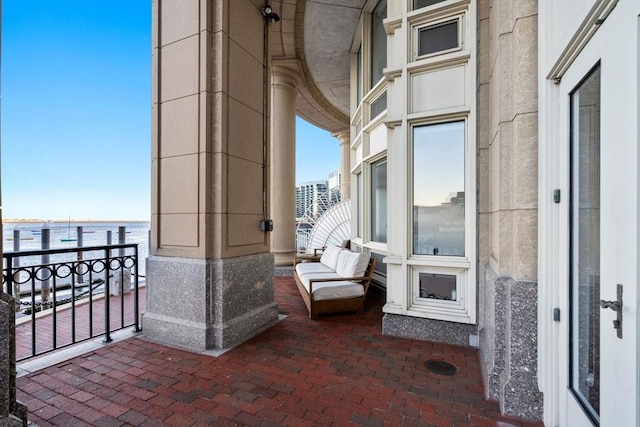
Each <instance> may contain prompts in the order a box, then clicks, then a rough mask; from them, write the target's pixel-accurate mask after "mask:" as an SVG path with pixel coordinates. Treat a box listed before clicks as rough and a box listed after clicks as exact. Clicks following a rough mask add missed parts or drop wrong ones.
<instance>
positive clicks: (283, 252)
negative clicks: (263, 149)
mask: <svg viewBox="0 0 640 427" xmlns="http://www.w3.org/2000/svg"><path fill="white" fill-rule="evenodd" d="M271 71H272V83H271V97H272V98H271V111H272V117H271V218H272V219H273V233H272V234H271V253H272V254H273V256H274V259H275V265H276V266H284V265H292V263H293V256H294V255H295V253H296V96H297V90H296V89H297V87H298V83H299V82H300V70H299V68H298V62H297V61H295V60H281V61H274V62H273V64H272V69H271Z"/></svg>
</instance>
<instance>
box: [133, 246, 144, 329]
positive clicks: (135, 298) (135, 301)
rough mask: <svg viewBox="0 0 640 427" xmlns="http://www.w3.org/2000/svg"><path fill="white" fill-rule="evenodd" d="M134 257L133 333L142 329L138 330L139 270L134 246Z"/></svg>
mask: <svg viewBox="0 0 640 427" xmlns="http://www.w3.org/2000/svg"><path fill="white" fill-rule="evenodd" d="M133 253H134V256H135V264H136V275H135V277H134V278H133V289H134V294H133V315H134V317H135V318H134V320H133V321H134V325H135V326H134V328H133V331H134V332H140V331H141V330H142V328H140V308H139V307H138V306H139V305H140V303H139V297H138V292H139V290H140V289H139V287H138V276H139V274H138V269H139V268H140V267H139V265H138V246H137V245H136V247H135V248H134V250H133Z"/></svg>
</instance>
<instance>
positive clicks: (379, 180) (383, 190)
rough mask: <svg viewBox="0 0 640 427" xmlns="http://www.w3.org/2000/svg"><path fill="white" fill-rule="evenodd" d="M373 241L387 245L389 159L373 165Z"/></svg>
mask: <svg viewBox="0 0 640 427" xmlns="http://www.w3.org/2000/svg"><path fill="white" fill-rule="evenodd" d="M371 240H373V241H375V242H380V243H387V159H382V160H379V161H377V162H375V163H373V164H372V165H371Z"/></svg>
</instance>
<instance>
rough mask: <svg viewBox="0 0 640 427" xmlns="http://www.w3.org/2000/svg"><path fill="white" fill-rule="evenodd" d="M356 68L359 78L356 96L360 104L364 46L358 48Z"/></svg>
mask: <svg viewBox="0 0 640 427" xmlns="http://www.w3.org/2000/svg"><path fill="white" fill-rule="evenodd" d="M356 63H357V64H356V67H357V70H358V71H357V74H358V75H357V78H358V81H357V83H356V96H357V98H358V102H357V103H358V104H360V101H362V45H360V47H359V48H358V53H357V59H356Z"/></svg>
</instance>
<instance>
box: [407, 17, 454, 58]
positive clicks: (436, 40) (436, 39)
mask: <svg viewBox="0 0 640 427" xmlns="http://www.w3.org/2000/svg"><path fill="white" fill-rule="evenodd" d="M459 48H460V19H458V18H456V19H451V20H448V21H444V22H440V23H438V24H434V25H427V26H423V27H420V28H418V29H417V52H416V54H417V56H418V57H424V56H429V55H435V54H440V53H445V52H450V51H452V50H457V49H459Z"/></svg>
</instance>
